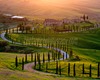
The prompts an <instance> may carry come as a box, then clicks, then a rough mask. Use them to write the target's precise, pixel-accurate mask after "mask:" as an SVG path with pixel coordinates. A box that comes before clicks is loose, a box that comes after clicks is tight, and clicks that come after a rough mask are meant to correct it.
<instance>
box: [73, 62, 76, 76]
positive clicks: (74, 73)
mask: <svg viewBox="0 0 100 80" xmlns="http://www.w3.org/2000/svg"><path fill="white" fill-rule="evenodd" d="M73 75H74V76H76V70H75V64H74V66H73Z"/></svg>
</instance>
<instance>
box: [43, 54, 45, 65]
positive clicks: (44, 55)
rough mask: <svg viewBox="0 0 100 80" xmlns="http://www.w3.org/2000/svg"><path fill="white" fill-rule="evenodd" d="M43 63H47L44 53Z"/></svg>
mask: <svg viewBox="0 0 100 80" xmlns="http://www.w3.org/2000/svg"><path fill="white" fill-rule="evenodd" d="M43 63H45V54H44V53H43Z"/></svg>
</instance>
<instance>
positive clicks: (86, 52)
mask: <svg viewBox="0 0 100 80" xmlns="http://www.w3.org/2000/svg"><path fill="white" fill-rule="evenodd" d="M99 35H100V29H95V30H91V31H85V32H78V33H77V32H74V33H59V34H57V33H53V34H48V33H47V34H43V33H42V34H35V33H33V34H8V36H9V37H10V38H9V39H11V40H13V41H17V42H22V43H23V44H24V41H25V42H26V43H25V45H30V43H32V44H31V45H36V41H37V42H38V45H42V44H41V42H42V41H44V46H46V43H52V44H54V47H56V41H58V45H59V46H61V45H62V44H63V45H64V46H66V44H67V42H68V43H69V44H67V45H68V48H69V50H68V54H69V51H70V48H71V49H72V50H73V57H75V56H79V58H80V61H73V60H70V59H69V60H68V61H69V63H71V65H73V64H74V63H75V64H76V65H77V67H78V68H76V69H77V72H78V74H77V76H76V77H68V76H67V71H66V70H67V65H68V62H67V61H61V62H60V63H61V64H62V68H63V69H62V74H63V75H64V76H63V75H62V76H61V77H60V76H48V75H44V76H45V77H43V78H42V76H43V74H39V77H36V76H38V74H37V73H36V74H35V73H29V72H27V71H21V65H20V66H19V67H18V68H15V66H14V59H15V57H16V55H17V56H19V57H20V61H21V59H22V57H24V55H23V54H18V53H0V59H1V60H0V61H1V62H0V68H1V73H2V71H3V70H4V69H7V72H11V73H14V71H15V72H16V73H14V74H11V73H8V74H11V77H7V78H8V80H9V79H13V78H14V79H16V80H18V79H20V80H23V79H25V77H26V76H25V75H26V74H27V73H28V75H27V76H28V78H29V80H32V79H33V80H35V79H37V80H38V79H43V80H45V79H46V80H49V79H50V78H51V79H54V80H55V79H57V80H66V79H68V80H69V79H70V80H74V79H75V80H78V79H79V80H80V79H83V80H85V79H86V80H89V79H90V80H91V78H87V77H88V75H85V77H86V78H84V77H83V76H82V74H81V73H80V70H81V65H82V64H83V63H84V64H85V65H87V66H86V71H87V72H88V67H89V65H90V64H92V66H93V78H96V76H97V71H96V70H97V62H99V61H100V59H99V57H100V43H99V38H100V37H99ZM59 48H60V49H63V48H62V47H59ZM34 50H36V51H37V52H40V55H41V60H42V57H43V53H44V54H45V55H46V59H47V53H48V51H49V50H46V49H44V48H38V47H35V48H34ZM65 51H66V50H65ZM5 58H6V59H5ZM51 59H52V58H51ZM30 60H31V58H30V55H29V56H28V61H29V62H30ZM37 66H38V65H37ZM49 68H50V69H49V70H48V72H51V73H55V63H54V62H51V63H50V65H49ZM79 69H80V70H79ZM42 71H44V72H45V65H42ZM18 73H19V74H22V75H23V76H21V78H18V76H19V74H18ZM4 74H6V73H4ZM32 74H33V76H32ZM34 74H35V75H34ZM72 74H73V72H72V70H71V75H72ZM3 76H4V75H3ZM79 76H80V77H79ZM0 77H1V78H2V76H0ZM33 77H34V78H33ZM49 77H50V78H49ZM26 80H27V78H26Z"/></svg>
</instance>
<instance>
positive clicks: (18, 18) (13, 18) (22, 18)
mask: <svg viewBox="0 0 100 80" xmlns="http://www.w3.org/2000/svg"><path fill="white" fill-rule="evenodd" d="M11 19H12V20H19V21H26V20H27V19H26V18H25V17H22V16H12V17H11Z"/></svg>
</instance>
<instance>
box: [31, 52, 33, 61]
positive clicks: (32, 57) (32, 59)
mask: <svg viewBox="0 0 100 80" xmlns="http://www.w3.org/2000/svg"><path fill="white" fill-rule="evenodd" d="M31 62H33V53H31Z"/></svg>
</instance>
